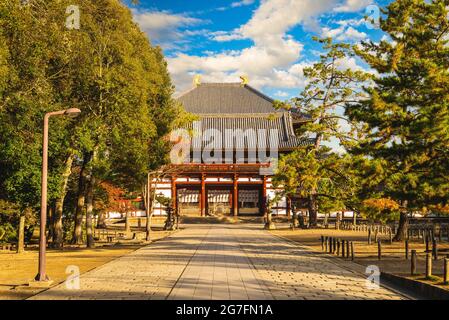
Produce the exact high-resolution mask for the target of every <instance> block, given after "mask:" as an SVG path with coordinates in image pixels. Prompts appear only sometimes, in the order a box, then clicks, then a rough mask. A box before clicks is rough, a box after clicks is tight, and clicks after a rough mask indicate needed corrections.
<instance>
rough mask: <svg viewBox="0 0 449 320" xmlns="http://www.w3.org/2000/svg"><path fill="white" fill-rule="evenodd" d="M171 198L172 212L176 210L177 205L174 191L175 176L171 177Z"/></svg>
mask: <svg viewBox="0 0 449 320" xmlns="http://www.w3.org/2000/svg"><path fill="white" fill-rule="evenodd" d="M171 198H172V204H173V212H176V205H177V202H178V200H177V192H176V176H172V177H171Z"/></svg>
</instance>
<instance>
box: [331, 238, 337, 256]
mask: <svg viewBox="0 0 449 320" xmlns="http://www.w3.org/2000/svg"><path fill="white" fill-rule="evenodd" d="M332 241H333V242H332V253H335V251H337V239H335V238H332Z"/></svg>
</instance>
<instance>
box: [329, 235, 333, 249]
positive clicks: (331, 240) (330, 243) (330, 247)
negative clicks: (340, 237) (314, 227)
mask: <svg viewBox="0 0 449 320" xmlns="http://www.w3.org/2000/svg"><path fill="white" fill-rule="evenodd" d="M332 242H333V238H332V237H329V253H332V244H333V243H332Z"/></svg>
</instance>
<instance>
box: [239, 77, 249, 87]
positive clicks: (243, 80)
mask: <svg viewBox="0 0 449 320" xmlns="http://www.w3.org/2000/svg"><path fill="white" fill-rule="evenodd" d="M240 79H242V86H244V85H247V84H248V83H249V78H248V76H240Z"/></svg>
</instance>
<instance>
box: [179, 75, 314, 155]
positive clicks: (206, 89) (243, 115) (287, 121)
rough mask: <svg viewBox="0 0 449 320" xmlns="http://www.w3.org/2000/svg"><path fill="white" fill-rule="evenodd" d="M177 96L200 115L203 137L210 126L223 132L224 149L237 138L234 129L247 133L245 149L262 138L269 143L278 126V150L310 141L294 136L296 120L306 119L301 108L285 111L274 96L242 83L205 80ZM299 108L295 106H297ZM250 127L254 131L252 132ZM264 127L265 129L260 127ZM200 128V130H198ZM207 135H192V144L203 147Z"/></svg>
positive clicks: (188, 109) (189, 109)
mask: <svg viewBox="0 0 449 320" xmlns="http://www.w3.org/2000/svg"><path fill="white" fill-rule="evenodd" d="M178 100H179V101H180V102H181V103H182V104H183V105H184V108H185V109H186V111H188V112H190V113H193V114H196V115H198V116H199V119H200V120H199V121H197V122H195V124H194V125H195V126H200V127H201V133H202V137H204V132H205V131H206V130H207V129H215V130H218V131H219V132H220V134H221V135H222V140H221V141H222V142H223V146H222V147H223V149H224V148H225V147H226V146H227V145H233V146H234V149H240V147H235V144H236V140H235V139H234V137H233V136H232V133H231V132H234V133H235V132H236V130H241V131H237V133H238V132H240V134H239V136H238V137H237V138H239V137H240V136H242V135H243V134H242V132H243V133H246V139H244V146H243V148H244V149H247V150H248V149H253V148H254V146H259V147H260V146H261V145H262V144H261V141H260V139H265V144H264V145H265V146H267V147H268V146H270V144H269V139H270V136H269V131H270V129H275V130H277V135H276V136H277V137H276V139H277V145H278V148H279V150H291V149H293V148H295V147H298V146H302V145H309V144H310V141H309V139H300V138H298V137H296V136H295V132H294V128H293V124H294V123H295V124H297V123H301V121H304V120H307V118H305V117H303V116H302V115H301V114H300V113H299V112H286V111H285V110H276V109H275V108H274V107H273V103H274V100H273V99H271V98H269V97H267V96H266V95H264V94H263V93H261V92H259V91H257V90H256V89H254V88H252V87H251V86H249V85H247V84H242V83H203V84H199V85H198V86H196V87H195V88H193V89H192V90H190V91H188V92H186V93H185V94H183V95H181V96H180V97H179V98H178ZM295 111H296V110H295ZM251 129H253V130H254V133H255V134H251ZM261 129H263V130H261ZM230 130H233V131H230ZM264 130H265V133H266V134H265V136H260V137H258V132H263V131H264ZM198 131H200V130H198ZM201 140H204V139H195V138H194V139H193V141H192V142H193V143H192V148H193V149H195V150H200V149H201V150H202V149H203V148H204V147H205V146H207V145H208V141H201Z"/></svg>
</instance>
